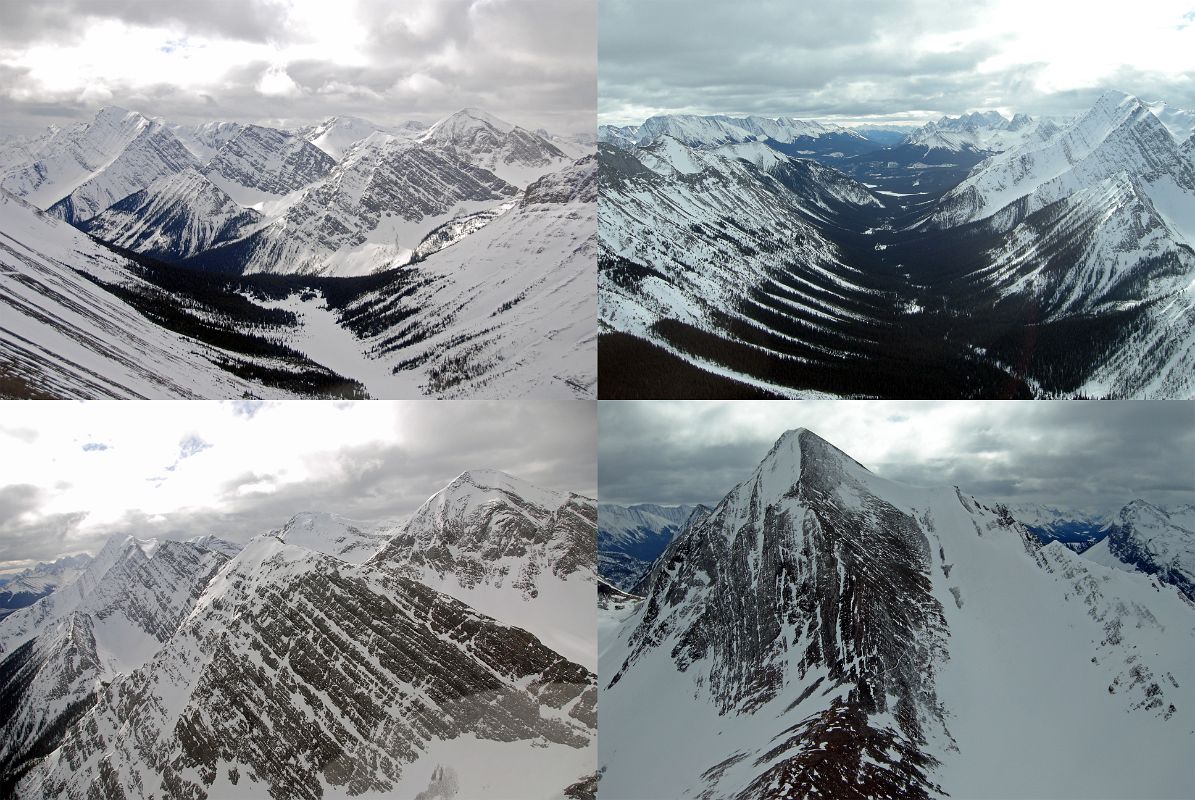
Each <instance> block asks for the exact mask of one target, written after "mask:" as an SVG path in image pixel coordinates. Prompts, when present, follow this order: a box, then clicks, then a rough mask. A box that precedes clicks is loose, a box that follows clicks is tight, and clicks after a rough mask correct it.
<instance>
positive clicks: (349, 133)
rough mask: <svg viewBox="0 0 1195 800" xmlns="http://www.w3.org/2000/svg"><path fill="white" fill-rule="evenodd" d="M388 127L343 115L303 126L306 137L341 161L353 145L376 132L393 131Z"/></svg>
mask: <svg viewBox="0 0 1195 800" xmlns="http://www.w3.org/2000/svg"><path fill="white" fill-rule="evenodd" d="M392 132H394V131H391V130H389V129H387V128H385V127H384V126H382V125H378V124H377V123H374V122H370V121H369V120H367V119H362V118H360V117H353V116H348V115H342V116H338V117H329V118H328V119H326V120H324V121H323V122H321V123H319V124H318V125H312V126H311V127H309V128H303V129H302V130H301V131H300V134H301V135H302V136H303V138H304V139H306V140H307V141H309V142H311V143H312V144H313V145H315V146H316V147H318V148H319V149H320V150H323V151H324V152H325V153H327V154H328V155H330V156H332V158H334V159H336V160H337V161H339V160H340V159H341V158H343V157H344V154H345V153H346V152H348V151H349V150H350V149H351V148H352V147H353V145H355V144H357V143H358V142H360V141H362V140H363V139H366V138H368V137H369V136H370V135H372V134H374V133H392Z"/></svg>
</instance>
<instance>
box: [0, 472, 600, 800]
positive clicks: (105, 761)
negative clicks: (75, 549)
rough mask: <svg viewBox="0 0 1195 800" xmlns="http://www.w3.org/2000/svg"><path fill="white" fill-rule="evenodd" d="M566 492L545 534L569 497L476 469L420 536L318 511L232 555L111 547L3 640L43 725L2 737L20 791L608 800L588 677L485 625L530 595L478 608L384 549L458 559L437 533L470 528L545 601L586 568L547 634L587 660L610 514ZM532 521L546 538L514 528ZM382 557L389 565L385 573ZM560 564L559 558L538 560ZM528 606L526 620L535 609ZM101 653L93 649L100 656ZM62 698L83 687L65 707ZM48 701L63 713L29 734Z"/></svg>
mask: <svg viewBox="0 0 1195 800" xmlns="http://www.w3.org/2000/svg"><path fill="white" fill-rule="evenodd" d="M470 476H472V477H470ZM479 476H486V480H484V481H483V480H481V478H480V477H479ZM465 483H470V486H472V487H473V488H472V489H467V488H463V487H464V484H465ZM480 483H485V484H493V485H498V486H500V489H497V490H494V489H491V488H488V487H481V486H479V485H478V484H480ZM458 489H459V490H460V491H458ZM473 490H476V491H477V492H480V493H481V494H484V493H485V492H487V491H500V492H501V500H500V502H501V504H502V505H503V509H505V510H503V509H494V510H493V513H492V514H489V515H486V514H485V511H484V506H485V505H486V504H488V503H490V504H492V503H491V501H492V500H493V498H491V499H490V500H487V499H485V498H483V497H482V496H481V494H478V495H477V496H475V497H473V499H474V500H476V501H478V502H480V503H481V508H474V511H478V512H479V513H480V514H481V516H478V515H477V514H474V513H470V512H469V511H468V509H467V507H468V506H470V500H469V498H470V497H471V496H473ZM516 492H520V493H522V494H516ZM560 497H564V498H566V499H565V502H564V504H563V505H562V506H560V507H557V508H556V509H554V510H553V511H552V512H551V513H549V514H548V515H547V516H546V517H543V518H540V517H538V516H535V515H536V514H538V513H539V512H540V511H543V510H545V507H544V506H543V505H542V504H543V503H549V504H552V503H554V502H555V501H556V500H557V499H559V498H558V497H557V496H556V495H555V493H552V492H545V491H543V490H540V489H537V488H535V487H533V486H531V485H529V484H526V483H525V482H522V481H518V480H517V479H514V478H510V477H509V476H500V473H493V472H489V471H479V472H476V473H467V474H466V476H462V478H461V479H458V481H455V482H454V483H453V484H452V485H451V486H449V487H446V488H445V490H444V491H442V492H440V493H438V494H437V495H436V496H435V497H434V498H433V499H432V500H430V501H429V503H428V505H427V506H425V510H426V511H427V512H428V513H427V514H426V515H424V516H423V517H418V515H417V517H418V518H419V519H420V520H421V522H420V523H418V524H417V525H416V527H415V528H410V527H409V525H407V526H398V527H397V528H396V527H394V526H382V527H380V528H377V529H373V530H370V529H367V528H366V527H363V526H360V525H358V524H354V523H351V522H350V521H348V520H345V519H343V518H340V517H336V516H334V515H329V514H319V513H303V514H299V515H297V516H295V517H294V518H293V519H291V520H290V521H289V522H288V523H287V524H286V525H284V526H283V527H282V528H280V529H279V530H277V531H275V532H272V533H268V534H263V535H261V536H258V537H255V538H254V539H252V540H251V541H250V542H249V544H248V545H246V546H245V547H244V548H243V549H238V550H236V552H234V553H233V554H232V555H231V557H230V556H229V555H228V554H226V553H224V552H223V549H224V548H223V547H222V546H217V541H216V540H214V539H212V538H210V537H203V538H202V539H201V540H195V541H194V542H190V543H176V542H160V543H150V542H138V541H136V540H133V539H127V540H120V539H114V540H113V541H112V542H110V543H109V545H108V547H106V548H105V550H104V552H103V553H101V555H100V556H99V557H97V559H96V562H95V564H94V565H93V568H92V570H91V571H89V572H88V573H85V575H84V576H83V577H82V578H80V580H79V581H77V582H76V583H75V584H73V585H72V586H73V587H79V589H78V590H77V591H75V592H74V593H70V588H71V587H68V589H67V590H63V591H60V592H58V593H56V594H55V595H51V596H50V598H46V599H45V600H43V601H40V603H39V604H36V605H35V606H33V607H31V608H30V609H24V610H22V611H21V612H18V613H17V615H14V617H12V618H10V619H9V620H6V621H4V622H3V623H0V659H3V661H2V662H0V674H4V675H12V674H18V671H19V674H20V675H21V676H22V680H20V681H16V682H7V683H2V684H0V692H2V693H3V696H2V698H0V699H3V701H4V707H5V708H16V709H18V710H22V709H28V712H27V713H26V712H24V711H22V714H24V716H21V717H19V718H18V717H16V716H11V717H7V718H6V719H7V720H8V722H6V723H5V724H7V725H11V726H16V725H20V726H22V727H20V728H19V730H20V732H21V734H20V736H19V737H17V736H9V735H8V734H9V733H10V732H14V731H16V730H18V728H16V727H13V728H12V729H11V731H10V730H9V729H6V730H5V733H6V736H5V739H4V741H5V747H6V749H5V751H4V754H5V756H6V757H7V758H6V760H5V761H4V762H2V763H0V769H2V770H3V771H2V773H0V779H2V780H3V782H4V783H3V785H4V787H5V792H6V794H11V795H12V796H15V797H21V798H25V797H38V798H42V797H51V796H53V797H69V798H85V797H90V796H95V795H96V794H97V793H100V794H103V795H104V796H123V797H128V798H135V797H161V796H176V795H184V794H185V795H188V796H193V797H221V798H223V797H234V796H235V797H242V796H243V797H260V796H265V795H270V796H278V797H295V798H311V800H315V799H316V798H319V797H327V796H329V795H331V796H346V795H351V796H354V797H365V798H369V797H396V796H397V797H424V798H428V797H439V798H451V797H481V796H497V797H527V798H544V800H547V799H548V798H558V797H562V796H568V797H588V798H592V797H593V796H594V794H593V782H594V778H593V773H594V769H595V760H594V757H595V737H596V726H597V708H596V699H597V687H596V678H595V676H594V674H593V672H592V671H591V669H592V666H590V667H588V668H587V667H586V666H584V665H582V664H580V663H577V662H576V661H575V660H570V659H569V658H567V657H566V656H565V655H563V654H562V653H561V652H560V651H559V650H557V649H554V648H553V646H552V645H551V643H550V642H549V641H548V639H545V638H541V637H538V636H537V635H536V634H535V633H534V632H529V630H528V629H527V627H526V626H525V625H523V624H520V625H519V626H518V627H515V626H513V625H511V624H504V623H503V622H500V621H498V620H496V619H495V618H494V617H493V615H492V614H491V613H488V612H487V611H486V610H485V608H484V607H485V606H487V605H489V606H501V605H502V604H503V603H505V602H508V601H509V600H510V599H511V597H510V596H512V595H515V594H517V593H518V592H519V591H520V589H519V588H518V587H514V586H507V585H505V584H503V583H502V580H501V579H502V578H503V577H504V576H501V575H498V574H497V573H495V574H494V575H493V576H491V577H493V578H495V579H496V582H493V581H492V582H491V583H489V584H487V585H489V586H491V588H493V589H495V591H494V592H493V593H491V594H490V595H488V596H482V595H480V594H478V595H475V597H474V599H475V600H477V601H478V606H475V607H471V606H470V605H467V604H465V603H462V602H460V601H459V600H457V599H454V598H453V597H452V593H451V592H443V591H440V590H438V589H437V588H434V587H433V586H431V585H428V584H427V583H423V582H421V581H419V580H417V579H415V578H413V577H411V575H413V574H415V573H419V572H420V571H421V569H419V568H416V567H415V566H414V565H413V564H412V563H411V562H410V561H409V560H407V559H406V558H405V557H404V558H399V555H400V553H402V552H403V551H401V550H398V551H396V550H394V544H393V542H388V540H387V538H386V537H387V535H388V534H391V533H393V532H394V531H395V530H397V531H399V535H403V531H406V530H411V531H412V532H413V533H412V535H414V532H415V531H418V533H419V534H420V535H422V534H424V533H427V534H428V535H430V536H431V537H432V538H433V539H437V540H438V541H440V542H441V549H442V548H444V547H447V546H448V545H447V544H446V543H445V542H446V540H444V539H443V538H442V537H443V536H444V535H445V534H446V533H447V531H446V529H443V528H440V529H439V530H438V532H436V531H434V530H433V528H435V526H436V523H439V522H446V521H447V522H449V523H450V524H449V527H451V521H452V520H458V519H459V520H460V521H461V522H462V523H463V524H465V528H464V529H463V530H464V532H465V539H467V540H468V542H469V543H471V544H473V545H480V544H481V543H482V542H483V541H488V542H489V544H490V546H492V547H499V548H500V549H501V550H502V552H503V553H504V554H505V556H504V557H503V559H504V560H503V561H502V563H503V564H507V563H508V561H509V560H510V559H513V558H516V556H515V550H517V549H519V548H520V547H522V548H523V549H524V550H525V553H524V555H527V556H531V558H532V560H535V561H536V563H538V564H540V565H542V566H543V568H544V570H545V574H543V575H530V576H529V582H527V583H526V586H530V587H532V588H533V589H534V588H538V589H540V590H542V591H545V592H548V591H550V588H549V584H550V583H551V582H552V581H554V580H556V579H557V578H558V577H559V575H565V574H574V573H576V571H577V570H581V571H585V570H588V575H589V581H588V584H587V585H588V586H589V595H588V596H587V597H585V598H583V602H577V600H578V599H577V598H567V601H568V602H575V605H573V606H572V607H570V608H568V609H562V608H558V609H554V610H553V613H555V614H557V615H558V616H560V617H561V618H562V619H563V618H565V617H567V616H568V615H569V614H571V619H570V622H569V627H567V628H563V629H560V630H552V629H550V628H549V629H545V630H543V631H542V633H544V634H545V635H546V636H548V637H549V638H551V639H552V640H555V641H559V642H561V643H565V644H567V645H569V647H572V648H574V649H578V650H585V651H588V652H589V653H590V659H589V661H590V662H592V660H593V655H592V654H593V650H594V639H593V637H594V634H593V628H592V620H593V616H592V615H593V608H594V596H595V594H594V580H595V577H594V568H593V556H592V542H593V522H592V516H593V515H592V509H593V503H592V501H582V500H580V499H579V498H576V496H575V495H573V496H568V495H562V496H560ZM458 501H460V502H458ZM462 503H463V505H462ZM586 505H587V507H588V509H589V511H588V514H589V517H588V519H589V522H588V540H589V558H588V563H587V565H582V566H576V565H574V566H573V567H571V568H570V567H569V566H568V565H567V564H566V562H567V561H568V559H569V557H570V553H573V552H574V551H575V548H572V547H569V546H567V544H566V542H567V540H570V539H572V538H577V537H582V531H583V529H584V528H585V527H586V525H585V523H584V521H580V522H569V521H567V520H565V519H564V517H566V516H572V517H577V516H578V515H580V518H584V517H585V514H586V513H587V512H585V510H584V508H581V509H580V510H577V509H576V507H577V506H582V507H583V506H586ZM432 506H436V508H437V509H439V510H440V511H442V512H443V513H442V514H437V513H435V512H432V511H431V508H432ZM458 511H459V512H461V514H462V516H460V517H458V516H456V514H455V513H454V512H458ZM523 513H530V514H531V515H532V516H535V521H534V522H531V521H529V518H525V519H524V521H523V522H522V523H520V522H518V520H516V519H514V515H522V514H523ZM507 514H509V515H512V516H509V517H508V516H506V515H507ZM432 517H435V520H432ZM482 517H485V518H484V519H483V518H482ZM423 522H432V525H431V526H430V527H429V526H427V525H424V524H422V523H423ZM411 524H415V521H414V519H413V520H412V523H411ZM490 524H493V526H494V527H493V530H492V531H487V530H486V526H489V525H490ZM479 525H480V526H481V527H478V526H479ZM574 527H575V528H577V531H576V533H575V534H574V533H570V532H569V531H570V530H572V529H573V528H574ZM582 538H583V537H582ZM200 541H203V542H205V543H206V544H207V545H209V546H210V547H203V546H200V545H199V544H198V542H200ZM552 542H557V543H565V544H564V545H563V546H561V547H559V548H555V547H553V546H552V545H551V543H552ZM225 544H226V543H225ZM456 544H457V545H461V547H462V549H457V550H456V551H455V552H456V554H457V556H458V560H459V564H452V565H450V564H446V563H445V562H442V561H441V562H439V564H440V566H442V567H446V571H444V572H443V573H442V574H441V573H434V574H433V573H428V576H427V577H428V578H429V580H430V581H431V582H432V583H436V584H440V585H442V586H444V587H448V586H456V587H457V588H458V589H460V588H461V587H462V585H463V584H466V583H470V581H472V580H473V577H474V576H473V575H472V573H471V572H468V570H469V564H468V563H466V562H467V559H464V558H463V553H464V550H467V549H468V547H469V545H467V544H463V543H462V541H457V542H456ZM377 545H382V546H384V547H385V549H386V551H387V552H390V553H391V555H392V556H393V557H394V558H393V560H391V559H382V558H380V554H379V556H375V557H373V558H369V555H370V553H371V552H372V550H373V549H374V548H375V547H376V546H377ZM437 552H440V551H437ZM487 553H488V554H489V555H493V553H492V552H490V551H489V550H487ZM549 553H551V554H553V555H554V557H555V559H554V561H553V560H551V559H546V558H545V559H542V560H537V559H540V558H541V557H543V556H546V555H547V554H549ZM532 554H535V555H532ZM431 555H432V556H433V558H434V553H433V554H431ZM192 561H194V565H193V566H190V567H188V566H187V565H190V564H191V562H192ZM580 561H584V558H581V559H580ZM510 563H513V562H510ZM209 566H210V567H212V569H210V570H208V569H207V568H208V567H209ZM456 566H459V567H460V568H461V569H462V570H463V571H462V574H461V577H460V582H459V583H458V582H457V577H456V574H455V573H454V572H453V571H452V570H453V568H454V567H456ZM89 576H90V577H89ZM524 577H526V576H524ZM513 579H514V576H511V580H513ZM503 587H505V588H506V589H508V590H509V591H507V592H500V591H497V590H498V589H502V588H503ZM64 592H66V593H65V594H64ZM54 598H58V600H57V601H56V604H54V605H48V604H49V602H50V601H51V600H53V599H54ZM533 599H534V598H531V600H533ZM556 600H557V602H558V603H562V602H564V601H566V598H564V597H562V596H559V595H558V596H557V597H556ZM519 602H523V603H524V605H523V611H524V612H525V613H530V610H531V609H534V608H536V606H535V605H534V604H533V603H531V602H530V601H529V600H526V601H524V600H520V601H519ZM39 606H44V607H45V609H43V611H42V612H40V613H39V612H35V609H37V608H38V607H39ZM22 615H23V616H22ZM531 615H532V616H535V617H536V618H541V617H542V615H539V614H531ZM541 621H542V620H541ZM18 622H19V623H21V625H19V626H17V627H13V626H14V623H18ZM88 637H93V638H94V639H95V641H96V642H97V643H98V644H97V646H95V647H93V648H91V649H88V648H87V643H88V642H89V641H90V639H89V638H88ZM120 637H124V638H123V639H121V638H120ZM151 640H152V641H151ZM50 647H53V648H55V649H53V650H52V651H50V652H49V654H48V655H46V656H45V657H42V656H41V653H42V652H43V650H44V649H46V648H50ZM93 651H94V652H93ZM89 654H90V655H89ZM72 670H73V671H72ZM63 686H70V687H77V688H71V689H70V691H69V692H68V693H67V694H65V695H64V694H63V693H62V690H61V687H63ZM47 698H51V700H50V702H49V704H48V707H49V708H50V709H51V710H52V711H53V710H57V715H56V716H53V717H52V718H50V719H47V720H44V721H43V720H41V719H40V718H37V720H38V722H37V725H27V724H25V723H24V722H21V720H23V719H25V718H27V717H28V718H33V717H34V716H35V712H37V711H38V710H39V709H44V708H46V707H47ZM39 702H40V703H41V705H40V706H39V705H38V703H39ZM64 707H65V708H67V709H68V710H67V711H65V712H64V711H61V709H62V708H64ZM280 732H286V733H285V735H282V734H281V733H280ZM10 742H11V744H10ZM10 753H11V754H12V755H10Z"/></svg>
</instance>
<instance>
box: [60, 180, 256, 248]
mask: <svg viewBox="0 0 1195 800" xmlns="http://www.w3.org/2000/svg"><path fill="white" fill-rule="evenodd" d="M262 220H263V217H262V215H261V214H260V213H259V212H257V211H254V210H253V209H251V208H244V207H243V206H241V205H239V204H237V203H236V202H234V201H233V199H232V198H231V197H229V196H228V195H227V194H226V193H225V192H224V190H222V189H221V188H220V187H218V186H217V185H216V184H214V183H212V182H211V181H210V180H208V179H207V177H205V176H204V175H203V174H202V173H201V172H200V171H199V170H197V169H187V170H184V171H182V172H177V173H174V174H172V175H168V176H166V177H164V178H160V179H159V180H156V181H154V182H153V183H151V184H150V185H149V186H147V187H145V188H144V189H142V190H140V191H138V192H134V193H133V194H131V195H129V196H128V197H126V198H124V199H123V200H121V201H120V202H118V203H114V204H113V205H111V206H109V207H108V208H107V209H105V210H104V211H101V212H100V213H99V214H97V215H95V216H94V217H92V218H91V219H88V220H86V221H84V222H82V223H81V224H80V225H79V227H80V228H81V229H82V230H84V231H86V232H87V233H89V234H91V235H92V236H94V237H96V238H97V239H101V240H103V241H105V242H109V243H111V244H115V245H118V246H120V247H124V248H127V249H129V250H135V251H137V252H138V253H144V254H145V255H148V256H153V257H155V258H162V259H169V260H180V259H184V258H188V257H190V256H193V255H196V254H197V253H201V252H203V251H205V250H209V249H211V248H213V247H219V246H220V245H222V244H226V243H228V242H231V241H235V240H237V239H240V238H242V237H243V236H245V235H247V234H249V233H251V232H252V231H253V230H254V229H256V228H257V227H260V226H261V224H262Z"/></svg>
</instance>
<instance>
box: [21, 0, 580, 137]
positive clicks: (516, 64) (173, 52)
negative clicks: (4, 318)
mask: <svg viewBox="0 0 1195 800" xmlns="http://www.w3.org/2000/svg"><path fill="white" fill-rule="evenodd" d="M234 8H235V13H230V11H229V10H230V9H234ZM585 43H588V47H586V46H585ZM595 49H596V19H595V11H594V0H434V1H432V2H429V1H427V0H420V1H418V2H416V1H415V0H412V2H404V3H401V4H399V3H393V2H390V0H336V2H326V1H325V0H286V2H280V1H279V0H243V2H238V3H228V2H224V0H154V2H153V3H146V4H128V3H122V2H118V0H63V2H60V3H54V4H19V3H5V4H0V127H3V128H6V129H9V130H12V131H14V132H15V131H20V132H32V130H34V129H38V128H41V127H43V126H44V124H45V123H46V122H58V123H61V122H66V121H71V120H77V119H83V118H86V117H88V116H90V115H91V114H93V113H94V111H95V110H96V108H97V107H98V106H99V105H100V104H102V103H111V104H115V105H123V106H127V107H130V108H132V109H134V110H137V111H141V112H143V113H146V114H150V115H155V116H165V117H168V118H170V119H173V120H176V121H179V122H191V121H201V120H206V119H212V118H217V119H236V120H241V121H247V122H265V123H269V122H271V121H275V120H292V121H298V122H312V121H315V120H318V119H323V118H325V117H327V116H331V115H334V114H353V115H357V116H362V117H366V118H370V119H374V120H376V121H377V122H380V123H394V122H400V121H404V120H407V119H421V120H423V121H432V120H434V119H436V118H438V117H441V116H443V115H446V114H449V113H452V112H453V111H456V110H458V109H460V108H462V107H465V106H481V107H486V108H488V109H489V110H490V111H492V112H493V113H495V114H497V115H499V116H503V117H505V118H507V119H510V120H511V121H513V122H517V123H520V124H524V125H529V126H532V127H535V126H538V125H540V124H546V125H547V126H548V127H550V128H553V129H557V130H590V129H592V127H593V119H594V105H595V102H596V99H595V96H594V88H593V87H594V85H595V82H596V63H595V59H594V57H593V52H594V50H595ZM587 51H588V52H587Z"/></svg>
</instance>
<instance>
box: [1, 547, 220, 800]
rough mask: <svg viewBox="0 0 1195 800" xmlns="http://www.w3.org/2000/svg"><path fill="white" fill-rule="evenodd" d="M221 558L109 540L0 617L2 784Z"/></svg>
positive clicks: (172, 618)
mask: <svg viewBox="0 0 1195 800" xmlns="http://www.w3.org/2000/svg"><path fill="white" fill-rule="evenodd" d="M226 560H227V556H226V555H224V554H223V553H220V552H218V551H214V550H208V549H205V548H201V547H199V546H196V545H192V544H186V543H179V542H168V541H157V540H138V539H134V538H132V537H114V538H113V539H112V540H111V541H109V543H108V544H107V545H106V546H105V547H104V549H103V550H102V551H101V552H100V553H99V554H98V555H97V556H96V557H95V559H94V561H92V562H91V563H90V564H89V565H88V567H87V569H86V570H85V571H84V572H83V573H82V574H80V575H79V576H78V578H77V579H76V580H75V581H74V582H73V583H70V584H68V585H67V586H64V587H62V588H61V589H59V590H58V591H56V592H54V593H53V594H50V595H48V596H47V597H45V598H43V599H41V600H39V601H38V602H37V603H34V604H33V605H31V606H29V607H27V608H23V609H21V610H19V611H17V612H15V613H13V614H11V615H10V616H9V617H7V618H6V619H4V620H3V622H2V623H0V659H2V661H0V668H2V669H0V671H2V673H3V674H4V675H6V676H8V678H7V679H6V680H5V681H4V683H3V686H0V693H2V694H0V696H2V697H3V703H4V707H5V708H6V710H7V711H8V712H9V713H7V714H6V715H5V716H4V720H3V722H2V723H0V725H2V727H3V734H4V735H3V736H2V737H0V741H2V742H3V744H2V745H0V784H2V785H4V786H5V787H7V788H8V789H10V790H11V787H12V785H13V783H15V779H16V778H18V777H19V776H20V775H21V774H22V773H24V772H25V770H27V769H29V768H30V767H31V766H33V764H35V763H36V762H37V761H38V760H39V759H40V758H41V757H42V756H44V755H45V754H46V753H47V752H49V751H50V750H52V749H53V748H54V747H56V746H57V744H58V740H60V739H61V737H62V734H63V731H64V730H66V729H67V728H69V727H70V726H71V725H73V724H75V723H76V722H77V720H78V718H79V717H80V715H82V714H83V713H84V712H85V711H86V709H87V708H89V707H90V706H92V705H93V704H94V703H95V702H96V701H97V699H98V697H99V696H100V695H101V694H102V693H103V691H104V687H105V686H106V685H107V684H108V683H110V682H111V681H113V680H115V679H117V677H118V676H119V675H121V674H124V675H127V674H129V673H130V672H132V671H133V670H136V669H137V668H138V667H140V666H142V665H143V664H145V663H146V661H148V660H149V658H150V657H151V656H152V655H153V653H154V652H155V651H156V650H157V649H158V648H159V647H161V645H162V644H163V643H164V642H166V640H167V639H169V638H170V637H171V635H173V633H174V631H175V629H176V628H177V627H178V625H179V624H180V623H181V622H182V620H183V618H184V617H186V615H187V614H188V613H190V611H191V608H192V606H193V604H194V602H195V600H196V598H197V597H198V596H199V594H200V592H201V591H202V590H203V587H204V586H206V585H207V583H208V581H209V580H210V579H211V578H212V576H213V575H214V574H215V573H216V571H217V570H218V569H219V568H220V566H221V565H222V564H223V563H224V562H225V561H226Z"/></svg>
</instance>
